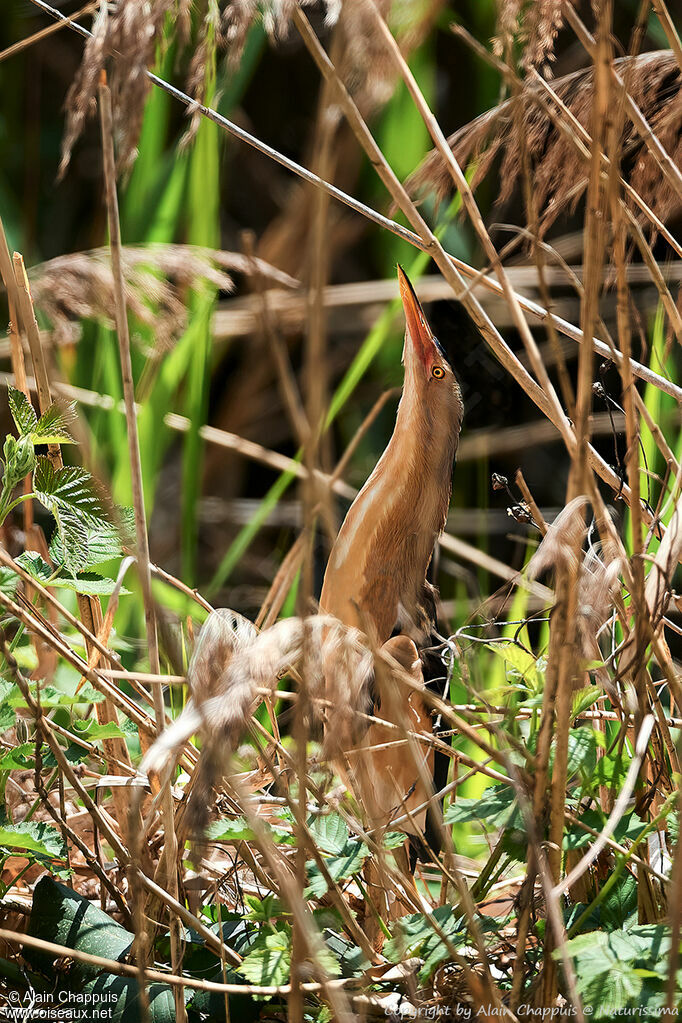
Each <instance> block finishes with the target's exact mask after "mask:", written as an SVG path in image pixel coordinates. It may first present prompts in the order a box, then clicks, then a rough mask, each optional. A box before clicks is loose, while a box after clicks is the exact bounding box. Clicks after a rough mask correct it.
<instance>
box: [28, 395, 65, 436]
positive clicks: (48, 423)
mask: <svg viewBox="0 0 682 1023" xmlns="http://www.w3.org/2000/svg"><path fill="white" fill-rule="evenodd" d="M75 419H76V403H75V402H69V403H66V402H63V401H55V402H54V403H53V404H52V405H50V407H49V408H48V409H47V411H46V412H44V413H43V414H42V416H41V417H40V419H39V420H38V422H37V423H36V425H35V426H34V428H33V429H32V430H31V431H30V436H31V439H32V440H33V441H34V443H36V444H73V442H74V441H73V437H72V436H71V434H70V433H69V427H70V426H71V425H72V424H73V422H74V420H75Z"/></svg>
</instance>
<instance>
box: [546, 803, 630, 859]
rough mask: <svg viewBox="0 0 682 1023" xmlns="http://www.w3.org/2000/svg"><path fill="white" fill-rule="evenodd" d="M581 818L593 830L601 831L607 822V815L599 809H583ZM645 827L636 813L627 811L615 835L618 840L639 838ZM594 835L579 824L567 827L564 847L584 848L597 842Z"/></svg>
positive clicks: (619, 822) (617, 826)
mask: <svg viewBox="0 0 682 1023" xmlns="http://www.w3.org/2000/svg"><path fill="white" fill-rule="evenodd" d="M580 820H581V822H582V823H583V824H586V825H587V826H588V827H590V828H592V830H593V831H597V832H599V831H601V830H602V828H603V827H604V824H605V823H606V815H605V814H602V813H600V812H599V811H597V810H592V809H589V810H582V811H581V813H580ZM643 827H644V822H643V821H641V820H640V818H639V817H638V816H637V815H636V814H635V813H634V812H632V813H626V814H624V815H623V817H622V818H621V820H619V821H618V824H617V825H616V828H615V831H614V834H613V837H614V839H615V841H616V842H623V841H625V840H627V841H633V840H634V839H635V838H638V837H639V835H640V834H641V832H642V828H643ZM595 841H596V839H595V837H594V835H590V834H589V832H587V831H584V830H583V829H582V828H580V827H579V826H578V825H577V824H571V825H570V827H567V829H566V834H565V837H564V849H583V848H585V847H586V846H588V845H591V844H592V843H593V842H595Z"/></svg>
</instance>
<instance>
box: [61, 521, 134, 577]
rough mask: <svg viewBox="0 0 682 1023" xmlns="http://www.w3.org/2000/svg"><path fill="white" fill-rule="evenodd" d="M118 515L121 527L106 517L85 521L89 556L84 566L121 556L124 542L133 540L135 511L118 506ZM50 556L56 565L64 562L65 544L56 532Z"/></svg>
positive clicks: (93, 565)
mask: <svg viewBox="0 0 682 1023" xmlns="http://www.w3.org/2000/svg"><path fill="white" fill-rule="evenodd" d="M116 516H117V518H119V519H120V529H119V528H117V526H116V525H114V524H113V523H111V522H107V521H106V520H105V519H94V520H92V521H87V522H86V523H85V528H86V531H87V541H86V542H87V558H86V559H85V560H84V561H83V564H82V568H94V567H95V566H96V565H101V564H102V563H103V562H105V561H112V560H113V559H115V558H120V557H121V555H122V554H123V544H124V543H127V542H129V541H131V540H132V538H133V536H134V526H133V522H132V516H133V512H132V509H130V508H118V509H117V513H116ZM50 557H51V558H52V561H53V562H54V564H55V565H63V564H64V545H63V542H62V538H61V536H60V535H59V533H55V535H54V536H53V537H52V541H51V542H50Z"/></svg>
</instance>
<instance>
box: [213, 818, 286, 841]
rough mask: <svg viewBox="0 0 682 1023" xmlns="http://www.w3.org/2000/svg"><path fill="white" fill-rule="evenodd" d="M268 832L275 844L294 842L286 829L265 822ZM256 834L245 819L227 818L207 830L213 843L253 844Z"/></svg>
mask: <svg viewBox="0 0 682 1023" xmlns="http://www.w3.org/2000/svg"><path fill="white" fill-rule="evenodd" d="M263 823H264V826H265V829H266V831H267V832H268V834H269V835H270V837H271V838H272V840H273V841H274V842H288V843H291V842H293V841H294V838H293V835H292V834H291V832H290V831H287V830H286V829H285V828H278V827H275V826H271V825H269V824H267V822H263ZM254 837H255V836H254V833H253V830H252V829H251V827H250V826H249V824H248V823H247V821H246V818H245V817H234V818H227V817H222V818H220V820H217V821H212V822H211V823H210V824H209V826H208V828H207V829H206V838H207V839H208V840H209V841H211V842H230V843H232V842H252V841H253V840H254Z"/></svg>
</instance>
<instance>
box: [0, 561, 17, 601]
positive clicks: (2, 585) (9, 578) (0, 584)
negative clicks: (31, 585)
mask: <svg viewBox="0 0 682 1023" xmlns="http://www.w3.org/2000/svg"><path fill="white" fill-rule="evenodd" d="M18 585H19V576H18V575H17V573H16V572H15V571H14V570H13V569H11V568H7V566H6V565H0V593H4V594H5V596H6V597H14V594H15V593H16V592H17V586H18Z"/></svg>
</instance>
